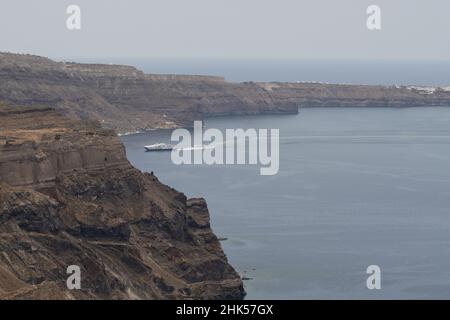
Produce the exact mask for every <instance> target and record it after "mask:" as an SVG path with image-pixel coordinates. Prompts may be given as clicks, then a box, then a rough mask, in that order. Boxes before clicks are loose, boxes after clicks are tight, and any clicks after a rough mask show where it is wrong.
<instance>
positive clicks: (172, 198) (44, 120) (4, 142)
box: [0, 80, 244, 299]
mask: <svg viewBox="0 0 450 320" xmlns="http://www.w3.org/2000/svg"><path fill="white" fill-rule="evenodd" d="M36 81H37V80H36ZM42 85H44V84H42ZM44 102H45V101H40V103H44ZM70 265H77V266H79V267H80V269H81V290H76V289H75V290H69V289H68V288H67V286H66V279H67V277H68V274H67V273H66V271H67V267H68V266H70ZM243 295H244V290H243V285H242V281H241V279H240V277H239V275H238V274H237V273H236V272H235V270H234V269H233V268H232V267H231V266H230V265H229V264H228V262H227V259H226V257H225V255H224V253H223V251H222V249H221V246H220V243H219V241H218V239H217V238H216V236H215V235H214V234H213V232H212V230H211V228H210V224H209V213H208V209H207V206H206V203H205V201H204V200H203V199H186V197H185V196H184V195H183V194H182V193H180V192H177V191H175V190H174V189H172V188H170V187H168V186H165V185H164V184H162V183H160V182H159V181H158V179H157V178H156V177H155V176H154V175H153V174H149V173H142V172H140V171H138V170H137V169H135V168H133V167H132V166H131V165H130V163H129V162H128V160H127V159H126V155H125V150H124V147H123V145H122V144H121V142H120V141H119V140H118V138H117V137H116V135H115V133H114V132H113V131H112V130H108V129H103V128H101V127H100V126H99V125H98V124H97V123H96V122H86V121H76V120H72V119H69V118H67V117H65V116H62V115H60V114H59V113H58V112H55V111H54V110H53V109H52V108H48V107H37V106H35V107H30V106H26V107H18V106H13V107H6V106H4V105H0V299H171V298H172V299H217V298H225V299H226V298H242V297H243Z"/></svg>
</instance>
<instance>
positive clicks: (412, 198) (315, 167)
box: [123, 108, 450, 299]
mask: <svg viewBox="0 0 450 320" xmlns="http://www.w3.org/2000/svg"><path fill="white" fill-rule="evenodd" d="M205 125H206V127H214V128H219V129H225V128H279V129H280V139H281V146H280V153H281V160H280V172H279V174H278V175H275V176H260V175H259V169H258V167H254V166H216V167H209V166H175V165H173V164H172V163H171V160H170V153H164V152H162V153H145V152H144V151H143V146H144V145H146V144H150V143H155V142H161V141H166V142H168V141H169V135H170V131H154V132H149V133H145V134H138V135H133V136H127V137H123V142H124V143H125V145H126V148H127V153H128V157H129V159H130V160H131V162H132V163H133V164H134V165H135V166H136V167H138V168H140V169H141V170H144V171H154V172H155V174H156V175H157V176H158V177H159V178H160V180H161V181H163V182H164V183H167V184H169V185H170V186H173V187H175V188H177V189H178V190H181V191H183V192H185V193H186V194H187V195H188V196H190V197H205V198H206V200H207V202H208V205H209V208H210V212H211V217H212V225H213V228H214V231H215V232H216V234H217V235H218V236H220V237H226V238H228V240H227V241H224V242H222V244H223V247H224V250H225V252H226V254H227V256H228V258H229V260H230V262H231V263H232V264H233V265H234V266H235V268H236V269H237V270H238V271H239V272H240V273H241V274H242V275H245V276H247V277H249V278H252V279H253V280H249V281H245V286H246V290H247V292H248V298H252V299H259V298H261V299H266V298H275V299H279V298H286V299H295V298H450V232H449V230H450V108H407V109H389V108H383V109H352V108H345V109H327V108H323V109H322V108H321V109H305V110H301V112H300V113H299V114H298V115H297V116H257V117H227V118H217V119H209V120H207V121H206V123H205ZM372 264H376V265H379V266H380V267H381V270H382V289H381V290H378V291H377V290H368V289H367V288H366V278H367V275H366V273H365V271H366V268H367V266H369V265H372Z"/></svg>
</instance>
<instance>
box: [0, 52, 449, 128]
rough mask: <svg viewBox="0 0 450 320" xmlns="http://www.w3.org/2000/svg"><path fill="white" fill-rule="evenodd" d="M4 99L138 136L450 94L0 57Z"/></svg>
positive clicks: (424, 101) (425, 102) (437, 101)
mask: <svg viewBox="0 0 450 320" xmlns="http://www.w3.org/2000/svg"><path fill="white" fill-rule="evenodd" d="M0 81H1V85H0V101H4V102H6V103H8V104H9V105H27V106H30V105H31V106H36V105H43V106H51V107H54V108H56V109H58V110H61V111H62V112H63V113H64V114H66V115H69V116H72V117H74V118H79V119H94V120H98V121H100V122H101V123H102V126H103V127H105V128H112V129H115V130H117V131H118V132H122V133H123V132H131V131H136V130H141V129H148V128H173V127H179V126H192V123H193V121H194V120H199V119H202V118H203V117H205V116H220V115H248V114H279V113H292V114H293V113H297V112H298V108H299V107H348V106H351V107H383V106H391V107H410V106H430V105H439V106H449V105H450V90H447V91H446V90H442V89H441V90H435V91H433V92H431V93H430V92H426V91H421V90H417V89H414V88H409V87H383V86H358V85H333V84H318V83H253V82H249V83H229V82H226V81H225V80H224V79H223V78H220V77H210V76H179V75H147V74H144V73H143V72H141V71H140V70H137V69H135V68H134V67H130V66H120V65H101V64H78V63H63V62H55V61H52V60H49V59H46V58H42V57H37V56H30V55H17V54H7V53H0Z"/></svg>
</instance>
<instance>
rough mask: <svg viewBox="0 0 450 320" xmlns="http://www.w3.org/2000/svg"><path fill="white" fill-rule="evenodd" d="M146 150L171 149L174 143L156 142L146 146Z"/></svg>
mask: <svg viewBox="0 0 450 320" xmlns="http://www.w3.org/2000/svg"><path fill="white" fill-rule="evenodd" d="M144 149H145V151H171V150H173V145H171V144H167V143H156V144H151V145H148V146H144Z"/></svg>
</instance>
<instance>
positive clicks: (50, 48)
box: [0, 0, 450, 60]
mask: <svg viewBox="0 0 450 320" xmlns="http://www.w3.org/2000/svg"><path fill="white" fill-rule="evenodd" d="M70 4H76V5H79V6H80V8H81V13H82V17H81V19H82V29H81V30H79V31H69V30H67V28H66V19H67V17H68V15H67V14H66V8H67V6H68V5H70ZM371 4H376V5H379V6H380V7H381V10H382V12H381V13H382V30H381V31H369V30H368V29H367V27H366V19H367V14H366V9H367V7H368V6H369V5H371ZM0 6H1V9H0V51H13V52H27V53H34V54H39V55H45V56H49V57H53V58H66V57H91V58H96V57H97V58H105V57H111V58H220V59H222V58H233V59H234V58H237V59H240V58H251V59H258V58H260V59H267V58H270V59H272V58H273V59H287V58H289V59H297V58H299V59H301V58H315V59H322V58H323V59H408V60H416V59H423V60H434V59H441V60H450V41H449V40H448V38H449V31H450V18H449V17H450V1H449V0H432V1H425V0H370V1H367V0H310V1H306V0H114V1H111V0H71V1H66V0H39V1H30V0H1V1H0Z"/></svg>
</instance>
